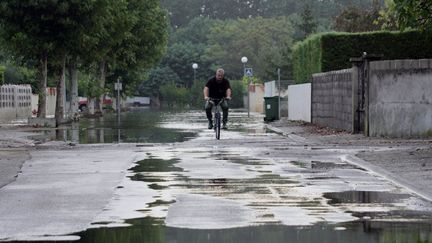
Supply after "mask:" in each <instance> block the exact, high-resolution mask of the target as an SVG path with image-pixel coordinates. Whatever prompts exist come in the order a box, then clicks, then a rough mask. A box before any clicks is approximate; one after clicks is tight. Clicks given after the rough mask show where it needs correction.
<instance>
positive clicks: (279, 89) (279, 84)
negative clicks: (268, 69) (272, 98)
mask: <svg viewBox="0 0 432 243" xmlns="http://www.w3.org/2000/svg"><path fill="white" fill-rule="evenodd" d="M277 73H278V86H279V87H278V91H279V95H278V119H279V120H280V118H281V102H280V101H281V80H280V68H278V70H277Z"/></svg>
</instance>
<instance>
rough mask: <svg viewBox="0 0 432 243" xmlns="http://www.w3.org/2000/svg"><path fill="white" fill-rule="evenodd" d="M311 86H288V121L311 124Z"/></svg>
mask: <svg viewBox="0 0 432 243" xmlns="http://www.w3.org/2000/svg"><path fill="white" fill-rule="evenodd" d="M311 90H312V89H311V84H310V83H309V84H296V85H289V86H288V119H289V120H300V121H306V122H311Z"/></svg>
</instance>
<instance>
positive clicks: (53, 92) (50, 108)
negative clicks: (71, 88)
mask: <svg viewBox="0 0 432 243" xmlns="http://www.w3.org/2000/svg"><path fill="white" fill-rule="evenodd" d="M56 99H57V89H56V88H49V87H48V88H47V89H46V109H47V110H46V116H47V117H52V116H54V115H55V108H56ZM38 104H39V96H38V95H35V94H34V95H32V96H31V110H32V112H33V111H34V112H37V110H38Z"/></svg>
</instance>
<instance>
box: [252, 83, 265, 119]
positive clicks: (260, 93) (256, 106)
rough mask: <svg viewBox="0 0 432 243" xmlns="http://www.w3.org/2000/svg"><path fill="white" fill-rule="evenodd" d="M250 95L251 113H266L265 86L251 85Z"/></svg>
mask: <svg viewBox="0 0 432 243" xmlns="http://www.w3.org/2000/svg"><path fill="white" fill-rule="evenodd" d="M249 95H250V97H249V98H250V111H251V112H258V113H263V112H264V86H263V85H262V84H251V85H249Z"/></svg>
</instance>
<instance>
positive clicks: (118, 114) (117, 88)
mask: <svg viewBox="0 0 432 243" xmlns="http://www.w3.org/2000/svg"><path fill="white" fill-rule="evenodd" d="M122 89H123V85H122V83H120V77H119V78H118V79H117V83H114V90H117V99H116V106H117V126H118V127H117V139H118V142H119V143H120V91H121V90H122Z"/></svg>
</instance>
